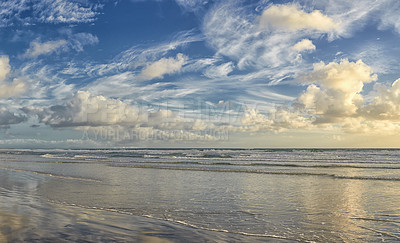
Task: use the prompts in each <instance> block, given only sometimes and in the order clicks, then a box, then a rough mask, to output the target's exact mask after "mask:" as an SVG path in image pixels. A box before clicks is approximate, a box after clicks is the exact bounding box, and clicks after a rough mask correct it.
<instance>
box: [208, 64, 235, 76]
mask: <svg viewBox="0 0 400 243" xmlns="http://www.w3.org/2000/svg"><path fill="white" fill-rule="evenodd" d="M234 67H235V65H234V64H233V63H232V62H227V63H224V64H221V65H218V66H214V65H212V66H211V67H209V68H207V69H206V71H205V72H204V75H205V76H206V77H208V78H221V77H227V76H228V74H229V73H230V72H232V71H233V69H234Z"/></svg>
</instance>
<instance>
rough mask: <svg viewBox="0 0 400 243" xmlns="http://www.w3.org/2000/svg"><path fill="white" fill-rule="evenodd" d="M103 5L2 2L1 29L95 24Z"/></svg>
mask: <svg viewBox="0 0 400 243" xmlns="http://www.w3.org/2000/svg"><path fill="white" fill-rule="evenodd" d="M101 7H102V5H99V4H90V3H87V2H86V1H71V0H41V1H20V0H4V1H1V2H0V9H1V11H0V27H6V26H15V25H28V24H36V23H51V24H60V23H61V24H62V23H64V24H71V23H88V22H93V21H94V20H95V19H96V16H97V15H98V14H99V12H98V11H97V10H98V9H99V8H101Z"/></svg>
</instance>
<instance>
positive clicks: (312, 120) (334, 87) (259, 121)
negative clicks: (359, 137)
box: [236, 59, 400, 135]
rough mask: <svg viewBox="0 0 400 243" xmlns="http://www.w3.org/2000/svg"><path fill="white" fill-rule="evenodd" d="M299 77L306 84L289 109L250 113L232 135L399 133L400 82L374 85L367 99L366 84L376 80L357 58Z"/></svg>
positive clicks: (323, 66)
mask: <svg viewBox="0 0 400 243" xmlns="http://www.w3.org/2000/svg"><path fill="white" fill-rule="evenodd" d="M302 79H303V81H304V82H306V83H310V84H309V85H308V86H307V89H306V90H305V91H304V92H303V93H302V94H301V95H300V96H299V97H298V98H297V99H296V100H295V101H294V102H293V103H292V105H287V106H281V107H278V108H274V109H270V110H269V112H267V115H265V114H261V113H260V112H258V111H257V110H248V111H247V112H246V113H245V114H244V116H243V118H242V124H241V126H239V127H236V131H242V132H245V131H253V132H255V131H276V132H282V131H285V130H287V129H307V130H312V129H318V130H321V129H322V130H330V131H333V130H341V131H343V132H346V133H364V134H380V135H382V134H388V135H392V134H393V133H399V132H400V105H399V104H400V79H398V80H396V81H395V82H393V84H392V86H391V87H385V86H383V85H381V84H375V86H374V90H373V91H371V92H370V94H368V97H370V98H369V99H366V98H365V97H364V96H363V95H362V91H363V87H364V84H366V83H369V82H372V81H375V80H376V79H377V76H376V75H375V74H374V73H373V70H372V68H371V67H369V66H368V65H366V64H365V63H363V62H362V61H361V60H359V61H357V62H350V61H348V60H346V59H344V60H341V61H340V62H339V63H336V62H331V63H328V64H324V63H317V64H315V65H314V70H312V71H311V72H309V73H308V74H306V75H304V76H303V77H302Z"/></svg>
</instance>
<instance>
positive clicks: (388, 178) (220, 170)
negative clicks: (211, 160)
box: [108, 164, 400, 181]
mask: <svg viewBox="0 0 400 243" xmlns="http://www.w3.org/2000/svg"><path fill="white" fill-rule="evenodd" d="M108 166H110V167H128V168H139V169H161V170H184V171H204V172H225V173H251V174H271V175H293V176H326V177H332V178H335V179H349V180H386V181H400V177H372V176H371V177H368V176H342V175H335V174H328V173H313V172H287V171H265V170H234V169H220V168H184V167H168V166H145V165H112V164H109V165H108Z"/></svg>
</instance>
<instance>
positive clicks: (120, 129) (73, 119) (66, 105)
mask: <svg viewBox="0 0 400 243" xmlns="http://www.w3.org/2000/svg"><path fill="white" fill-rule="evenodd" d="M22 110H23V111H24V112H25V113H26V114H27V115H29V116H35V117H37V119H38V121H39V122H40V123H44V124H46V125H49V126H51V127H54V128H62V127H70V128H75V129H77V130H83V131H89V132H94V133H98V132H104V131H106V132H108V131H110V132H113V134H115V133H120V134H127V135H128V137H129V136H131V134H132V133H135V134H142V135H143V136H144V137H147V138H149V139H154V136H157V137H159V138H162V139H163V140H165V139H170V140H174V139H180V140H182V139H188V140H195V139H207V140H208V139H211V140H212V139H215V138H213V136H212V134H211V135H210V134H208V132H209V129H214V125H213V124H210V123H207V122H205V121H202V120H198V119H188V118H183V117H181V116H179V115H178V114H176V113H174V112H172V111H171V110H167V109H158V110H154V109H153V110H147V109H145V107H140V106H134V105H130V104H128V103H125V102H122V101H120V100H117V99H110V98H106V97H104V96H95V95H92V94H91V93H89V92H85V91H78V92H77V93H75V94H74V95H73V96H72V97H70V98H68V99H66V100H64V102H63V104H60V105H53V106H50V107H24V108H23V109H22ZM147 138H144V139H147ZM112 139H116V137H115V136H113V137H112ZM129 139H131V137H129ZM117 140H123V138H122V137H119V138H117Z"/></svg>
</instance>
